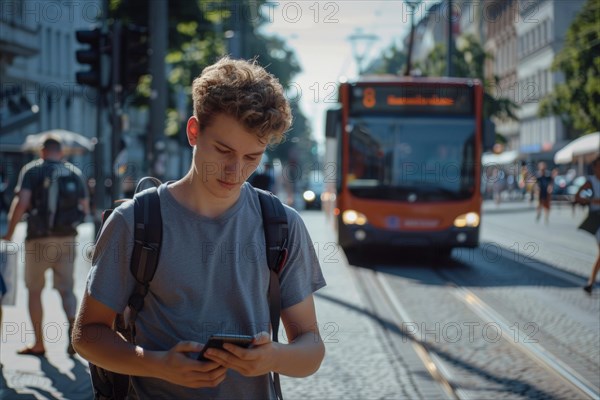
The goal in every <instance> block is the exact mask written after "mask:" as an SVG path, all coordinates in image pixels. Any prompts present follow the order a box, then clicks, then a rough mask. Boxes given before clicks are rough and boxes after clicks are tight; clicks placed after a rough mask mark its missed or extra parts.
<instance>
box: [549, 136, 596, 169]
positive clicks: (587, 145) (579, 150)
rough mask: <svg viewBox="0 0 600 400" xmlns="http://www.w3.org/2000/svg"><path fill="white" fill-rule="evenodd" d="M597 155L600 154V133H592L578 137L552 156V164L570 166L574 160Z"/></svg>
mask: <svg viewBox="0 0 600 400" xmlns="http://www.w3.org/2000/svg"><path fill="white" fill-rule="evenodd" d="M598 153H600V132H594V133H590V134H587V135H584V136H581V137H578V138H577V139H575V140H573V141H572V142H571V143H569V144H568V145H566V146H565V147H563V148H562V149H561V150H559V151H557V152H556V154H555V155H554V162H555V163H556V164H570V163H572V162H573V159H574V158H577V157H586V156H588V155H594V154H598Z"/></svg>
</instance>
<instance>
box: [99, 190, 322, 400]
mask: <svg viewBox="0 0 600 400" xmlns="http://www.w3.org/2000/svg"><path fill="white" fill-rule="evenodd" d="M158 193H159V196H160V200H161V213H162V220H163V239H162V246H161V252H160V258H159V263H158V267H157V270H156V274H155V276H154V279H153V280H152V282H151V284H150V290H149V293H148V295H147V296H146V298H145V302H144V308H143V310H142V311H141V312H140V314H139V315H138V319H137V323H136V329H137V336H136V341H137V344H138V345H140V346H142V347H144V348H145V349H148V350H168V349H170V348H171V347H173V346H174V345H175V344H177V343H178V342H180V341H184V340H193V341H197V342H201V343H206V341H207V339H208V337H209V336H210V335H211V334H213V333H233V334H246V335H254V334H256V333H258V332H260V331H267V332H268V331H269V326H270V319H269V306H268V302H267V293H268V284H269V269H268V267H267V262H266V250H265V238H264V231H263V223H262V216H261V211H260V202H259V199H258V195H257V193H256V192H255V191H254V189H253V188H252V187H251V186H250V185H249V184H244V185H243V186H242V189H241V195H240V198H239V199H238V201H237V202H236V203H235V204H234V205H233V206H232V207H231V208H230V209H229V210H227V211H226V212H225V213H223V214H222V215H220V216H219V217H217V218H207V217H203V216H200V215H198V214H196V213H194V212H193V211H191V210H189V209H187V208H185V207H184V206H182V205H181V204H180V203H178V202H177V201H176V200H175V198H174V197H173V196H172V195H171V193H170V192H169V191H168V189H167V186H166V184H163V185H162V186H161V187H160V188H159V191H158ZM286 213H287V217H288V223H289V247H288V250H289V257H288V261H287V263H286V265H285V267H284V269H283V271H282V272H281V275H280V282H281V299H282V308H283V309H285V308H287V307H290V306H293V305H295V304H298V303H299V302H301V301H302V300H304V299H305V298H306V297H307V296H309V295H310V294H312V293H313V292H315V291H316V290H318V289H320V288H321V287H323V286H325V280H324V278H323V275H322V272H321V268H320V266H319V262H318V259H317V256H316V254H315V251H314V247H313V243H312V241H311V239H310V236H309V234H308V232H307V230H306V227H305V226H304V223H303V221H302V219H301V218H300V216H299V215H298V213H297V212H296V211H294V210H293V209H291V208H289V207H286ZM133 219H134V218H133V202H132V201H128V202H126V203H124V204H122V205H121V206H119V207H118V208H117V209H116V210H115V211H114V212H113V213H112V215H111V216H110V218H109V219H108V220H107V222H106V224H105V226H104V227H103V229H102V233H101V235H100V238H99V240H98V243H97V246H96V251H95V253H94V256H93V261H92V264H93V266H92V269H91V270H90V274H89V276H88V283H87V289H88V291H89V293H90V294H91V296H92V297H94V298H95V299H96V300H98V301H100V302H101V303H103V304H105V305H106V306H108V307H110V308H111V309H113V310H115V311H116V312H119V313H120V312H122V311H123V310H124V309H125V306H126V305H127V300H128V298H129V295H130V294H131V292H132V290H133V288H134V278H133V276H132V275H131V272H130V270H129V264H130V260H131V250H132V248H133ZM133 384H134V387H135V389H136V391H137V393H138V396H139V397H140V398H141V399H146V398H152V399H167V398H172V399H184V398H188V399H191V398H193V399H201V398H210V399H241V398H244V399H267V398H275V393H274V390H273V386H272V383H271V380H270V377H269V375H264V376H259V377H254V378H246V377H243V376H241V375H239V374H237V373H236V372H235V371H232V370H229V371H228V372H227V378H226V379H225V381H224V382H223V383H222V384H221V385H219V386H218V387H216V388H211V389H189V388H185V387H183V386H178V385H174V384H171V383H168V382H166V381H163V380H160V379H152V378H135V379H133Z"/></svg>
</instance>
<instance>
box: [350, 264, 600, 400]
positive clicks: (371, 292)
mask: <svg viewBox="0 0 600 400" xmlns="http://www.w3.org/2000/svg"><path fill="white" fill-rule="evenodd" d="M355 273H356V275H357V282H359V286H360V287H361V290H362V291H363V294H364V296H365V298H367V299H368V302H369V304H370V305H371V307H373V309H374V310H375V311H376V312H377V313H378V314H381V315H387V316H391V317H392V318H391V319H392V320H393V321H394V324H395V326H396V330H397V331H400V332H402V334H403V335H407V336H410V337H411V343H412V345H413V349H414V351H415V353H416V354H417V355H418V357H419V359H420V361H421V362H422V363H423V365H424V366H425V368H426V369H427V371H428V373H429V374H430V375H431V377H432V378H433V379H434V380H435V381H436V382H437V383H438V384H439V385H440V386H441V387H442V388H443V390H444V392H445V393H446V395H447V396H448V398H452V399H460V400H462V399H464V400H467V399H475V398H478V394H477V392H476V391H472V390H471V389H470V388H465V387H462V386H461V384H460V380H459V379H457V377H456V376H454V374H453V372H452V366H451V365H448V364H447V363H446V362H445V361H444V360H442V357H439V356H438V354H436V352H435V348H434V349H433V350H432V347H430V346H428V345H427V343H424V342H423V341H421V339H420V338H422V337H423V336H422V334H421V332H419V331H418V329H414V327H413V329H411V330H410V331H407V330H406V329H404V328H403V322H408V321H415V320H414V319H413V318H412V317H411V315H410V314H409V313H408V311H407V310H406V308H405V307H404V306H403V305H402V304H401V302H400V300H399V299H398V296H397V295H396V292H395V290H394V289H393V288H392V286H391V285H390V283H389V282H388V279H387V278H386V276H385V275H384V274H382V273H380V272H378V271H376V270H370V269H362V268H359V269H356V270H355ZM436 274H437V275H439V277H440V278H441V279H442V280H444V281H445V282H446V285H445V286H444V288H445V290H448V291H449V292H450V293H451V295H452V296H453V297H454V298H455V299H456V300H457V301H458V302H460V303H461V304H463V305H464V306H466V307H467V308H468V309H469V310H471V312H472V313H474V314H475V315H477V316H478V317H479V318H480V319H481V320H483V321H494V323H495V324H497V326H499V328H500V329H501V330H502V331H504V332H508V331H511V330H512V329H514V327H513V326H511V324H510V323H509V322H508V320H507V319H506V318H504V317H503V316H502V315H501V313H499V312H497V311H496V310H495V309H494V308H493V307H492V306H490V305H489V304H487V303H486V302H485V301H484V300H482V299H481V298H480V297H478V296H477V295H476V294H475V293H474V292H473V291H471V290H469V289H467V288H465V287H463V286H462V285H461V284H460V283H459V282H457V281H456V280H454V279H452V278H451V277H449V276H448V275H447V274H445V273H443V272H441V271H436ZM389 320H390V319H389V318H388V324H389V323H390V322H389ZM388 330H389V328H388ZM504 343H507V344H508V345H509V346H511V347H513V348H515V349H516V350H517V351H518V353H520V354H521V355H522V356H524V357H527V359H529V360H531V361H532V362H534V363H535V364H536V365H537V366H538V367H539V368H541V369H542V370H543V371H545V372H546V373H548V374H550V375H551V376H554V379H557V380H560V382H562V383H563V384H564V385H568V387H570V388H572V392H573V393H577V394H578V396H577V398H589V399H599V398H600V397H599V396H600V388H598V387H597V386H596V385H595V384H594V383H592V382H590V381H589V380H587V379H586V378H585V377H583V376H581V374H579V373H578V372H577V371H575V370H574V369H573V368H571V367H569V366H568V365H567V364H566V363H565V362H563V361H562V360H560V359H559V358H557V357H556V356H554V355H553V354H552V353H551V352H550V351H548V350H547V349H546V348H544V347H543V346H542V345H540V344H539V343H527V342H526V341H511V340H508V339H506V340H504ZM391 347H393V346H391Z"/></svg>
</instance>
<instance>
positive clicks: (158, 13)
mask: <svg viewBox="0 0 600 400" xmlns="http://www.w3.org/2000/svg"><path fill="white" fill-rule="evenodd" d="M167 3H168V2H167V0H155V1H153V2H152V7H149V22H150V24H149V27H150V31H151V32H152V34H151V35H150V47H151V48H152V52H151V54H150V73H151V74H152V95H151V96H150V124H149V127H148V131H147V132H148V133H147V143H146V154H147V157H148V158H147V162H148V166H147V170H148V171H149V173H150V174H151V175H156V172H155V164H156V146H155V143H156V142H157V141H158V140H163V139H164V131H165V115H166V110H167V97H168V92H167V77H166V72H165V59H164V57H165V56H164V55H165V54H166V53H167V42H168V29H167V18H168V14H169V7H168V4H167Z"/></svg>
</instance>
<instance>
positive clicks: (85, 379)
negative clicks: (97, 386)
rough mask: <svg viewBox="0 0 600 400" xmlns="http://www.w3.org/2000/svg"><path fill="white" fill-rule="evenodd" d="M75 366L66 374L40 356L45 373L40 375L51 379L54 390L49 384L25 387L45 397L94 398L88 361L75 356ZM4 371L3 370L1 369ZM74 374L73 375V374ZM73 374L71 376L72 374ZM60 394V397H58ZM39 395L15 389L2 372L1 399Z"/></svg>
mask: <svg viewBox="0 0 600 400" xmlns="http://www.w3.org/2000/svg"><path fill="white" fill-rule="evenodd" d="M73 361H74V365H73V368H72V369H71V370H70V371H69V373H70V374H66V373H64V372H62V371H60V370H59V369H58V368H56V366H55V365H54V364H52V363H50V362H49V361H48V359H47V358H44V357H42V358H40V364H41V370H42V372H43V375H40V376H39V378H40V379H41V380H46V379H48V380H50V382H51V386H50V387H51V388H52V391H49V390H48V385H46V384H45V385H43V386H41V385H40V386H36V385H32V384H29V385H27V384H26V385H24V386H23V387H24V388H28V389H31V390H32V391H35V392H36V393H38V394H39V395H41V396H43V398H45V399H57V398H60V399H69V400H78V399H81V400H83V399H86V400H87V399H91V398H93V391H92V386H91V383H90V376H89V373H88V371H87V368H86V365H87V363H85V364H84V363H82V361H81V360H79V359H77V358H74V359H73ZM0 372H3V371H0ZM71 374H72V375H71ZM70 375H71V376H70ZM57 396H58V397H57ZM37 398H39V397H37V396H35V395H33V394H24V393H19V392H17V391H16V390H15V389H13V388H11V387H9V386H8V384H7V382H6V379H5V377H4V374H3V373H0V399H3V400H13V399H14V400H29V399H37Z"/></svg>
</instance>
